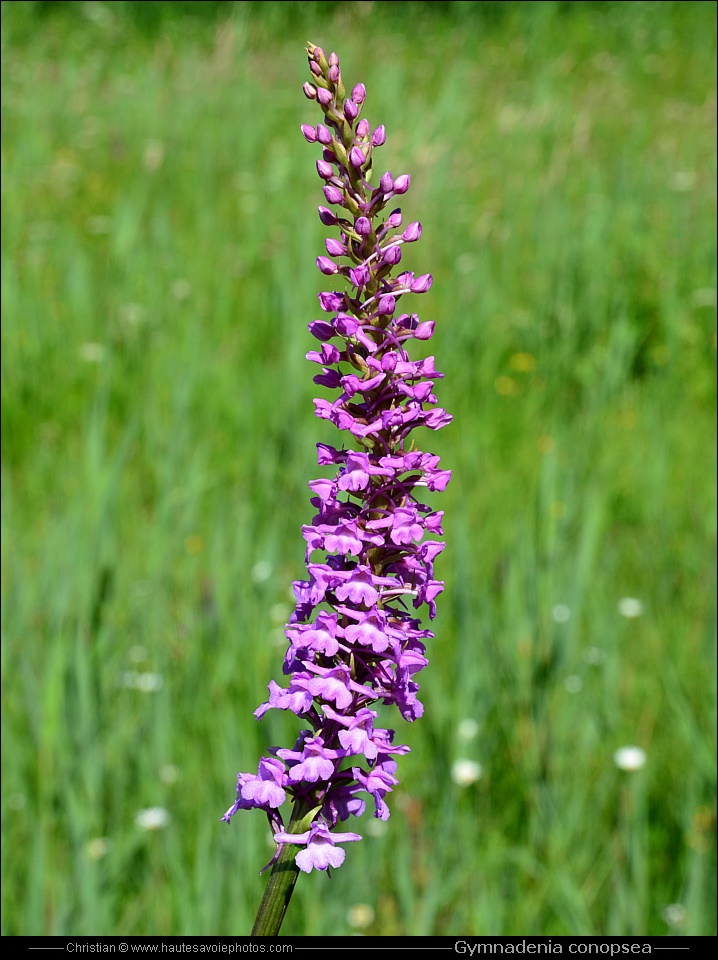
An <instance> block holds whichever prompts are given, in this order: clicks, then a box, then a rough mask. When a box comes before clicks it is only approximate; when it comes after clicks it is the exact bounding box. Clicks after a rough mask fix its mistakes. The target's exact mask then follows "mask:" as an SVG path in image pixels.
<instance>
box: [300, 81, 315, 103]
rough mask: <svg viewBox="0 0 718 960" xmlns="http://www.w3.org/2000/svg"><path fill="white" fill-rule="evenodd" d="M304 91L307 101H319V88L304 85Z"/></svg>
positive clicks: (311, 84)
mask: <svg viewBox="0 0 718 960" xmlns="http://www.w3.org/2000/svg"><path fill="white" fill-rule="evenodd" d="M302 90H303V91H304V96H305V97H306V98H307V100H316V99H317V88H316V87H315V86H314V84H313V83H304V84H302Z"/></svg>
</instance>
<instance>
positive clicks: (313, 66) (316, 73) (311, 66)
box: [309, 60, 322, 77]
mask: <svg viewBox="0 0 718 960" xmlns="http://www.w3.org/2000/svg"><path fill="white" fill-rule="evenodd" d="M309 69H310V70H311V71H312V73H313V74H314V76H315V77H321V75H322V68H321V67H320V66H319V64H318V63H317V62H316V61H314V60H312V62H311V63H310V64H309Z"/></svg>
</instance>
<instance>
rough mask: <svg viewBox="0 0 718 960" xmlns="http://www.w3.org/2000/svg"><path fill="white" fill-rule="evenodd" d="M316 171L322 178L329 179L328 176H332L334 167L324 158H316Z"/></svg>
mask: <svg viewBox="0 0 718 960" xmlns="http://www.w3.org/2000/svg"><path fill="white" fill-rule="evenodd" d="M317 173H318V174H319V176H320V177H321V178H322V180H329V179H330V177H333V176H334V167H332V165H331V163H327V162H326V160H317Z"/></svg>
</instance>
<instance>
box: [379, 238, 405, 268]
mask: <svg viewBox="0 0 718 960" xmlns="http://www.w3.org/2000/svg"><path fill="white" fill-rule="evenodd" d="M400 260H401V247H400V246H399V244H398V243H395V244H394V245H393V246H391V247H387V248H386V249H385V250H384V253H383V256H382V258H381V262H382V264H388V265H389V266H391V267H393V266H395V265H396V264H397V263H398V262H399V261H400Z"/></svg>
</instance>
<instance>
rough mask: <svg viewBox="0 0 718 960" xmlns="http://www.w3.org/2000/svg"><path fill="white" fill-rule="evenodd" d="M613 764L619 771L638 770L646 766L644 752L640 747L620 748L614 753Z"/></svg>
mask: <svg viewBox="0 0 718 960" xmlns="http://www.w3.org/2000/svg"><path fill="white" fill-rule="evenodd" d="M613 762H614V763H615V764H616V766H617V767H618V769H619V770H629V771H634V770H640V769H641V768H642V767H645V765H646V751H645V750H641V748H640V747H621V748H620V749H619V750H616V752H615V753H614V755H613Z"/></svg>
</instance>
